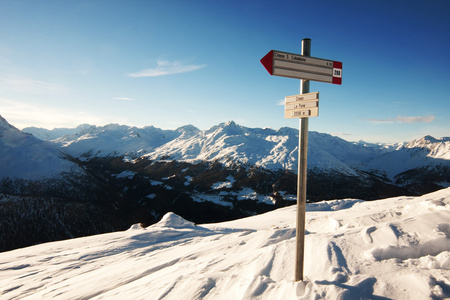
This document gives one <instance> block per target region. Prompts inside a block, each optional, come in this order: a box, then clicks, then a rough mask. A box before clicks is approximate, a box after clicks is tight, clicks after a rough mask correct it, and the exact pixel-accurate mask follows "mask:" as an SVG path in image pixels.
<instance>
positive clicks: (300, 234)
mask: <svg viewBox="0 0 450 300" xmlns="http://www.w3.org/2000/svg"><path fill="white" fill-rule="evenodd" d="M302 55H303V56H311V39H303V40H302ZM307 93H309V80H304V79H301V80H300V94H307ZM308 126H309V118H300V122H299V130H298V132H299V136H298V173H297V174H298V175H297V226H296V232H297V233H296V237H295V240H296V243H295V244H296V248H295V281H303V260H304V256H305V216H306V168H307V160H308Z"/></svg>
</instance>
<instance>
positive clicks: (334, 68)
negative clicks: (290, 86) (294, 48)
mask: <svg viewBox="0 0 450 300" xmlns="http://www.w3.org/2000/svg"><path fill="white" fill-rule="evenodd" d="M261 63H262V65H263V66H264V68H266V70H267V71H268V72H269V74H270V75H275V76H282V77H289V78H297V79H303V80H313V81H320V82H328V83H334V84H342V62H339V61H332V60H328V59H322V58H316V57H310V56H303V55H300V54H295V53H288V52H281V51H276V50H271V51H270V52H269V53H267V54H266V56H264V57H263V58H262V59H261Z"/></svg>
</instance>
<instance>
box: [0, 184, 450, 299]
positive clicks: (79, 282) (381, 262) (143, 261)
mask: <svg viewBox="0 0 450 300" xmlns="http://www.w3.org/2000/svg"><path fill="white" fill-rule="evenodd" d="M295 212H296V208H295V207H286V208H282V209H279V210H276V211H272V212H269V213H266V214H262V215H258V216H254V217H250V218H245V219H240V220H236V221H231V222H226V223H217V224H206V225H197V226H195V225H194V224H193V223H191V222H189V221H186V220H184V219H182V218H181V217H179V216H177V215H175V214H172V213H168V214H167V215H165V216H164V218H163V219H162V220H161V221H160V222H159V223H157V224H154V225H152V226H150V227H147V228H142V227H140V226H139V225H137V224H136V225H133V226H132V227H131V228H130V229H129V230H128V231H124V232H115V233H110V234H102V235H97V236H91V237H85V238H78V239H72V240H66V241H60V242H53V243H47V244H41V245H37V246H33V247H29V248H23V249H18V250H14V251H10V252H4V253H0V295H1V296H0V297H1V298H2V299H88V298H89V299H175V300H178V299H187V300H189V299H214V300H216V299H226V300H228V299H445V298H448V297H450V272H449V271H450V224H449V220H450V188H448V189H444V190H440V191H437V192H434V193H432V194H427V195H424V196H421V197H416V198H413V197H397V198H391V199H384V200H378V201H371V202H364V201H360V200H353V199H346V200H333V201H326V202H320V203H315V204H307V215H306V229H307V235H306V249H305V275H306V279H305V281H304V282H293V276H294V253H295V250H294V246H295Z"/></svg>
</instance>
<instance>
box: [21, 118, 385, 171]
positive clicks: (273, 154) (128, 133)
mask: <svg viewBox="0 0 450 300" xmlns="http://www.w3.org/2000/svg"><path fill="white" fill-rule="evenodd" d="M24 131H25V132H34V133H35V134H37V135H38V136H41V137H43V136H45V135H44V133H47V136H53V137H55V135H54V134H48V132H47V131H45V132H43V133H39V132H38V131H37V130H36V129H35V128H34V129H33V130H32V131H30V130H29V129H27V128H26V129H24ZM51 142H52V143H54V144H56V145H60V146H61V147H62V149H63V150H64V151H65V152H67V153H69V154H70V155H72V156H75V157H83V159H90V158H93V157H108V156H127V157H132V158H137V157H145V158H147V159H150V160H160V159H165V160H176V161H185V162H189V163H198V162H202V161H219V162H221V163H223V164H225V165H226V164H227V163H241V164H247V165H255V166H260V167H264V168H267V169H270V170H276V169H288V170H292V171H294V172H296V166H297V156H298V155H297V147H298V130H296V129H293V128H287V127H285V128H281V129H279V130H273V129H269V128H266V129H260V128H247V127H243V126H239V125H238V124H236V123H235V122H233V121H230V122H227V123H222V124H219V125H217V126H213V127H212V128H210V129H208V130H203V131H202V130H199V129H197V128H195V127H194V126H189V125H188V126H184V127H180V128H178V129H176V130H162V129H158V128H155V127H144V128H136V127H131V126H124V125H122V126H120V125H116V124H110V125H107V126H102V127H96V126H84V127H82V128H79V130H77V131H74V132H73V133H71V134H67V135H63V136H60V137H58V138H55V139H53V140H51ZM388 150H389V149H386V148H383V147H366V146H363V145H358V144H353V143H349V142H346V141H344V140H342V139H340V138H337V137H333V136H331V135H328V134H322V133H317V132H311V133H310V137H309V160H308V166H309V167H310V168H311V169H314V168H318V169H326V170H339V172H342V173H348V174H353V175H355V172H354V169H353V167H357V166H359V165H360V164H361V163H362V162H364V161H366V160H369V159H370V158H372V157H374V156H379V155H380V154H383V153H385V152H387V151H388Z"/></svg>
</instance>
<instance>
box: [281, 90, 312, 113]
mask: <svg viewBox="0 0 450 300" xmlns="http://www.w3.org/2000/svg"><path fill="white" fill-rule="evenodd" d="M318 115H319V92H315V93H308V94H300V95H294V96H288V97H285V98H284V117H285V118H286V119H293V118H309V117H317V116H318Z"/></svg>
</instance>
